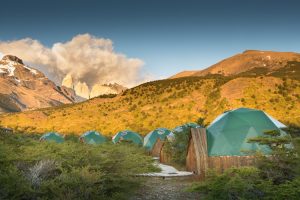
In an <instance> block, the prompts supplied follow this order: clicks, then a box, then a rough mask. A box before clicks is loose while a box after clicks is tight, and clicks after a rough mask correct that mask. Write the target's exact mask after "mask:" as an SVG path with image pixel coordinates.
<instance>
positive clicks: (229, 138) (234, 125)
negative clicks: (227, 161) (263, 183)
mask: <svg viewBox="0 0 300 200" xmlns="http://www.w3.org/2000/svg"><path fill="white" fill-rule="evenodd" d="M284 127H285V125H284V124H282V123H280V122H279V121H277V120H275V119H274V118H272V117H271V116H269V115H267V114H266V113H264V112H263V111H260V110H254V109H248V108H239V109H236V110H232V111H228V112H225V113H223V114H221V115H220V116H219V117H217V118H216V119H215V120H214V121H213V122H212V123H211V125H210V126H208V127H207V145H208V155H209V156H242V155H246V153H245V151H246V152H247V151H257V150H259V151H261V152H263V153H266V154H268V153H270V149H269V148H268V147H267V146H265V145H259V144H256V143H248V139H249V138H253V137H258V136H263V135H264V132H265V131H269V130H278V131H280V133H281V135H286V133H285V132H284V131H282V130H281V128H284ZM243 151H244V152H243Z"/></svg>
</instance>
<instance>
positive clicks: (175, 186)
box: [131, 177, 200, 200]
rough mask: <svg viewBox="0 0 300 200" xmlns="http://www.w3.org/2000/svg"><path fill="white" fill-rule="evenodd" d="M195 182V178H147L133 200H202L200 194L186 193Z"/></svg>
mask: <svg viewBox="0 0 300 200" xmlns="http://www.w3.org/2000/svg"><path fill="white" fill-rule="evenodd" d="M194 181H195V179H194V178H193V177H172V178H165V179H164V178H162V177H145V178H144V182H143V183H142V187H141V188H140V189H139V190H138V191H137V192H136V194H135V196H134V197H132V198H131V200H152V199H153V200H154V199H155V200H169V199H172V200H186V199H190V200H193V199H200V194H199V193H192V192H186V191H185V189H186V188H187V187H189V186H191V185H192V183H193V182H194Z"/></svg>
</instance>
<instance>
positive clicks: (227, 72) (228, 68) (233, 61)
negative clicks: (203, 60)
mask: <svg viewBox="0 0 300 200" xmlns="http://www.w3.org/2000/svg"><path fill="white" fill-rule="evenodd" d="M288 61H297V62H299V61H300V54H299V53H296V52H275V51H262V50H245V51H244V52H242V53H238V54H235V55H233V56H231V57H229V58H225V59H223V60H221V61H220V62H217V63H216V64H214V65H211V66H210V67H208V68H206V69H203V70H193V71H183V72H179V73H177V74H175V75H173V76H171V77H170V78H180V77H186V76H205V75H208V74H221V75H224V76H231V75H237V74H239V73H243V72H246V71H249V70H252V69H254V68H266V69H268V70H269V71H272V70H274V69H275V70H277V69H280V68H283V67H285V65H286V64H287V62H288ZM186 72H190V73H186Z"/></svg>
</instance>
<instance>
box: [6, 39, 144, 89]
mask: <svg viewBox="0 0 300 200" xmlns="http://www.w3.org/2000/svg"><path fill="white" fill-rule="evenodd" d="M0 51H1V52H3V53H4V54H12V55H15V56H18V57H20V58H21V59H23V61H24V62H27V63H29V64H31V65H32V66H33V67H37V68H38V69H39V70H41V71H43V72H44V73H46V74H47V75H48V76H50V78H52V79H54V80H55V81H56V82H61V80H62V79H63V77H64V76H65V75H67V74H70V75H72V77H73V79H74V80H75V81H81V82H86V83H87V84H88V86H89V87H92V86H93V85H94V84H97V83H100V84H103V83H114V82H116V83H119V84H122V85H124V86H127V87H131V86H134V85H136V84H138V83H140V82H142V81H144V80H145V79H144V78H145V77H143V75H142V74H141V68H142V66H143V65H144V62H143V61H142V60H140V59H137V58H127V57H126V55H124V54H120V53H116V52H115V51H114V49H113V43H112V41H111V40H109V39H103V38H97V37H94V36H92V35H90V34H83V35H77V36H75V37H73V38H72V39H71V40H70V41H67V42H65V43H55V44H53V46H52V47H51V48H48V47H46V46H44V45H43V44H41V43H40V42H39V41H37V40H34V39H31V38H24V39H21V40H14V41H0Z"/></svg>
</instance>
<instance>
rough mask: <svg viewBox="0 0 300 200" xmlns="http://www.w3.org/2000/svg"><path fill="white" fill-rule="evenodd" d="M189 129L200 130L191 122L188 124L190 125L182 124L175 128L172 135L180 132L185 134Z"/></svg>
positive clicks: (198, 126)
mask: <svg viewBox="0 0 300 200" xmlns="http://www.w3.org/2000/svg"><path fill="white" fill-rule="evenodd" d="M191 128H201V126H200V125H198V124H196V123H193V122H190V123H186V124H183V125H181V126H177V127H175V128H174V129H173V132H174V133H181V132H185V131H188V130H190V129H191Z"/></svg>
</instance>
